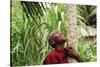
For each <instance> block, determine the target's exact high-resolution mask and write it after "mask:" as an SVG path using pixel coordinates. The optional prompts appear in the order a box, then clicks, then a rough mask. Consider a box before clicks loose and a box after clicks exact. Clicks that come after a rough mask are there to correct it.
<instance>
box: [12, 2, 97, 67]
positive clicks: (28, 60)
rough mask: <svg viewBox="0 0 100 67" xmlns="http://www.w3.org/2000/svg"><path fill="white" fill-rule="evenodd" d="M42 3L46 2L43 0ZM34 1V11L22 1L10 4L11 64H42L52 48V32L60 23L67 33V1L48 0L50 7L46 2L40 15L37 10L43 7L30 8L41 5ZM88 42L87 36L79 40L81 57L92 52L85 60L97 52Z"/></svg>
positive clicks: (61, 28) (60, 26)
mask: <svg viewBox="0 0 100 67" xmlns="http://www.w3.org/2000/svg"><path fill="white" fill-rule="evenodd" d="M40 4H42V6H43V3H40ZM27 5H28V3H27ZM32 5H33V6H32V7H29V8H30V9H29V11H30V13H31V14H29V13H28V11H27V10H23V8H24V7H23V6H22V3H20V2H16V4H15V5H14V6H12V8H11V31H10V32H11V36H10V37H11V45H10V46H11V53H10V54H11V65H13V66H19V65H40V64H42V62H43V60H44V59H45V57H46V55H47V53H48V52H49V51H50V50H51V49H52V48H51V46H49V44H48V41H47V39H48V36H49V34H50V32H51V31H53V30H54V29H56V28H57V27H58V28H59V29H60V30H61V31H62V32H63V33H64V35H65V36H66V33H67V24H66V23H67V18H66V17H67V16H66V14H65V13H66V10H65V8H64V4H50V3H46V5H49V6H50V7H49V8H48V7H46V5H45V7H44V8H41V10H42V15H41V16H40V14H38V12H41V11H37V13H36V12H33V13H32V12H31V9H33V11H34V10H37V8H40V7H36V5H37V4H35V3H34V2H33V4H32ZM24 6H25V4H24ZM25 8H27V7H25ZM25 11H26V13H25ZM37 14H38V15H37ZM65 22H66V23H65ZM85 42H86V41H85V40H83V41H80V42H79V46H78V50H79V53H80V55H81V56H82V57H86V56H87V55H88V56H89V59H87V57H86V60H85V61H94V60H92V59H93V58H90V55H93V56H96V48H95V47H90V46H88V47H89V48H87V46H86V45H84V44H86V43H85ZM89 51H90V52H89ZM91 57H92V56H91Z"/></svg>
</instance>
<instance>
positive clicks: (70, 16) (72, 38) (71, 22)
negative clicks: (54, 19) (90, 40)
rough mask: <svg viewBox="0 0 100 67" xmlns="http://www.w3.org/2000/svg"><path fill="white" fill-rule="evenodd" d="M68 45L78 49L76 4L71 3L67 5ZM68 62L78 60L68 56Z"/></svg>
mask: <svg viewBox="0 0 100 67" xmlns="http://www.w3.org/2000/svg"><path fill="white" fill-rule="evenodd" d="M66 8H67V26H68V28H67V30H68V33H67V46H68V47H73V48H74V49H75V50H76V51H77V49H76V47H77V18H76V13H77V11H76V5H74V4H69V5H67V7H66ZM68 62H77V61H76V60H75V59H73V58H70V57H69V58H68Z"/></svg>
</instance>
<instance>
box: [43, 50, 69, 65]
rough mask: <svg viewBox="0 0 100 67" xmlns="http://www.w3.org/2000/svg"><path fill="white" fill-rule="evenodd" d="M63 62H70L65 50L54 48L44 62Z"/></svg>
mask: <svg viewBox="0 0 100 67" xmlns="http://www.w3.org/2000/svg"><path fill="white" fill-rule="evenodd" d="M61 63H68V61H67V57H66V56H65V54H64V50H61V51H59V50H57V49H54V50H52V51H51V52H50V53H49V54H48V56H47V57H46V59H45V60H44V62H43V64H61Z"/></svg>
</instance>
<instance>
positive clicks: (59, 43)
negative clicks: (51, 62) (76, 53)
mask: <svg viewBox="0 0 100 67" xmlns="http://www.w3.org/2000/svg"><path fill="white" fill-rule="evenodd" d="M64 44H65V40H62V41H59V42H58V43H57V44H56V48H57V49H59V50H62V49H64Z"/></svg>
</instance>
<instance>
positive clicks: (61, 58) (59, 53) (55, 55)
mask: <svg viewBox="0 0 100 67" xmlns="http://www.w3.org/2000/svg"><path fill="white" fill-rule="evenodd" d="M48 42H49V44H50V45H51V46H52V47H53V48H54V49H53V50H52V51H51V52H50V53H49V54H48V56H47V57H46V58H45V60H44V62H43V64H61V63H68V57H71V58H75V59H76V60H77V61H79V62H80V59H79V55H78V54H77V52H75V50H74V49H73V48H72V47H69V48H64V43H65V42H66V39H65V37H64V35H63V34H62V33H60V32H58V31H55V32H53V33H52V34H51V35H50V37H49V39H48Z"/></svg>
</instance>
